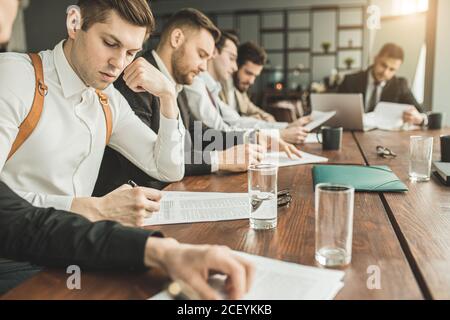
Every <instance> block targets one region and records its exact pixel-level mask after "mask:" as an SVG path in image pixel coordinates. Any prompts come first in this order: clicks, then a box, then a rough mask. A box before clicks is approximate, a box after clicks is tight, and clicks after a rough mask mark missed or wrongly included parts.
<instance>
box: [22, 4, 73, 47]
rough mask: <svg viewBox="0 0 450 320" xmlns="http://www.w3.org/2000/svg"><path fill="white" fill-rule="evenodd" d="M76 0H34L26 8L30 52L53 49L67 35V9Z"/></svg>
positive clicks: (26, 26)
mask: <svg viewBox="0 0 450 320" xmlns="http://www.w3.org/2000/svg"><path fill="white" fill-rule="evenodd" d="M74 3H76V0H57V1H56V0H38V1H37V0H33V1H30V5H29V7H28V8H27V9H26V10H25V28H26V38H27V47H28V50H29V51H30V52H37V51H41V50H45V49H52V48H53V47H54V46H55V45H56V44H57V43H58V42H59V41H60V40H62V39H64V38H65V37H66V36H67V30H66V9H67V7H68V6H69V5H71V4H74Z"/></svg>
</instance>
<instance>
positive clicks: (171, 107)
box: [159, 94, 178, 119]
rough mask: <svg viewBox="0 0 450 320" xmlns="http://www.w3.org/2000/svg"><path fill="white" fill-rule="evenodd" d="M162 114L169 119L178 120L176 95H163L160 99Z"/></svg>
mask: <svg viewBox="0 0 450 320" xmlns="http://www.w3.org/2000/svg"><path fill="white" fill-rule="evenodd" d="M159 101H160V103H161V113H162V114H163V115H164V116H165V117H166V118H167V119H177V118H178V107H177V98H176V95H175V94H168V95H162V96H160V97H159Z"/></svg>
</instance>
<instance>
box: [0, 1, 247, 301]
mask: <svg viewBox="0 0 450 320" xmlns="http://www.w3.org/2000/svg"><path fill="white" fill-rule="evenodd" d="M5 1H6V2H5ZM17 5H18V1H17V0H0V13H2V14H3V15H2V16H1V17H2V19H0V42H4V41H5V42H6V41H7V40H8V39H9V35H10V32H5V33H2V31H4V30H9V29H10V28H11V27H12V23H13V21H14V18H15V15H16V13H17ZM161 237H162V234H161V233H159V232H157V231H151V230H142V229H134V228H128V227H124V226H121V225H119V224H118V223H116V222H108V221H101V222H96V223H92V222H89V220H87V219H86V218H84V217H82V216H80V215H77V214H73V213H70V212H65V211H61V210H56V209H53V208H50V209H44V208H37V207H33V206H32V205H31V204H30V203H28V202H27V201H25V200H23V199H21V198H20V197H19V196H18V195H16V194H15V193H14V192H12V190H10V189H9V188H8V187H7V186H6V185H5V184H4V183H3V182H0V257H1V258H7V259H13V260H15V261H11V260H5V259H0V295H1V294H3V293H5V292H6V291H8V290H9V289H11V288H13V287H15V286H16V285H18V284H19V283H20V282H21V281H24V280H25V279H27V278H28V277H30V276H32V275H33V274H35V273H37V272H39V271H40V268H39V267H38V266H34V265H31V264H29V263H23V262H22V263H21V262H18V261H29V262H32V263H35V264H37V265H41V266H51V267H63V268H67V267H68V266H69V265H78V266H79V267H80V268H82V269H83V270H84V269H95V270H101V269H104V270H145V269H146V268H159V269H162V271H164V272H165V273H167V275H168V276H170V277H171V278H173V279H178V280H182V281H184V282H185V283H187V284H188V285H190V286H191V287H192V288H193V289H194V291H195V292H196V293H197V294H198V295H199V296H200V298H203V299H217V298H219V296H218V294H217V292H215V291H214V290H213V289H212V288H210V287H209V285H208V284H207V282H206V279H205V275H206V276H207V275H208V274H209V272H210V271H214V272H219V273H223V274H226V275H228V277H229V281H228V282H229V284H230V285H229V286H228V287H227V288H226V289H228V293H229V298H236V299H238V298H240V297H242V295H243V294H244V293H245V292H247V291H248V290H249V289H250V287H251V283H252V278H253V273H254V269H253V266H252V265H251V264H250V263H248V262H247V261H246V260H245V259H242V258H240V257H238V256H235V255H234V254H232V252H230V250H229V249H228V248H226V247H222V246H208V245H203V246H195V245H185V244H180V243H178V242H177V241H176V240H175V239H169V238H167V239H164V238H161Z"/></svg>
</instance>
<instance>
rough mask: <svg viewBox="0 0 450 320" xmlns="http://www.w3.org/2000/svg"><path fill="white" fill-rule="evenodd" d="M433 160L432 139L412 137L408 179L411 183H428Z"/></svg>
mask: <svg viewBox="0 0 450 320" xmlns="http://www.w3.org/2000/svg"><path fill="white" fill-rule="evenodd" d="M432 158H433V137H420V136H412V137H411V138H410V147H409V178H410V179H411V180H412V181H417V182H421V181H429V180H430V175H431V160H432Z"/></svg>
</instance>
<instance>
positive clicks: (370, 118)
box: [364, 102, 411, 131]
mask: <svg viewBox="0 0 450 320" xmlns="http://www.w3.org/2000/svg"><path fill="white" fill-rule="evenodd" d="M410 107H411V105H407V104H399V103H391V102H380V103H378V104H377V106H376V107H375V110H374V111H373V112H370V113H367V114H365V115H364V126H365V127H370V128H377V129H380V130H386V131H400V130H405V129H407V128H406V126H405V124H404V122H403V112H405V111H406V110H407V109H408V108H410Z"/></svg>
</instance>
